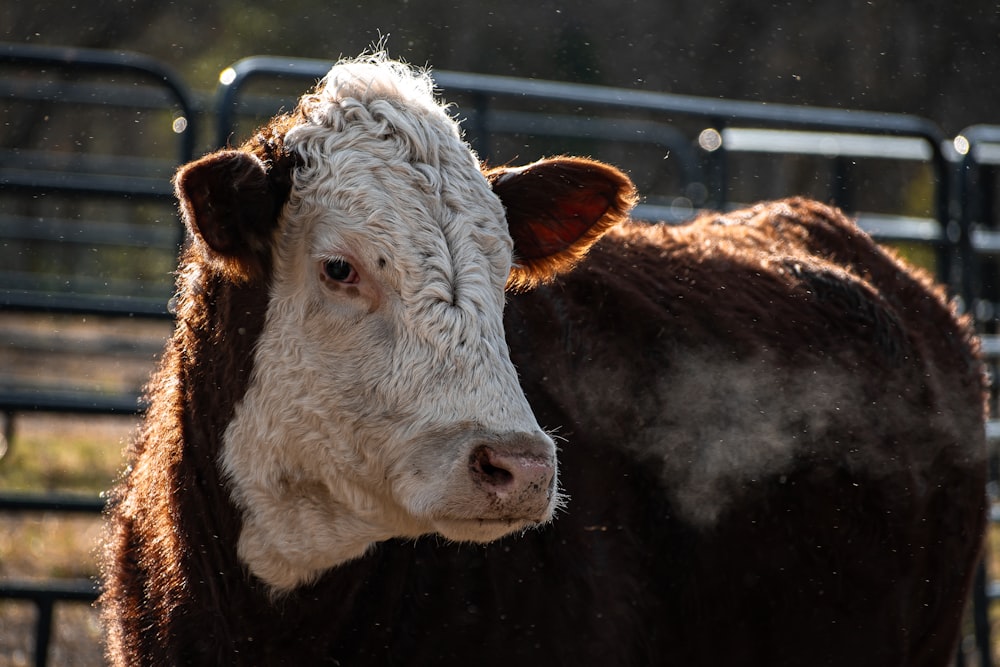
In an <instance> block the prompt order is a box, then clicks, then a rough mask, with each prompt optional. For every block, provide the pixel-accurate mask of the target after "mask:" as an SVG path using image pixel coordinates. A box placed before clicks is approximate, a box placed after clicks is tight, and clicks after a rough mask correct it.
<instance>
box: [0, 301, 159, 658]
mask: <svg viewBox="0 0 1000 667" xmlns="http://www.w3.org/2000/svg"><path fill="white" fill-rule="evenodd" d="M169 330H170V324H169V323H166V322H138V321H136V322H133V321H114V322H101V321H96V322H95V321H94V319H93V318H90V319H89V321H88V319H86V318H75V317H53V316H46V315H39V316H20V317H15V316H10V315H9V314H5V316H4V318H3V319H2V320H0V341H2V343H0V387H4V386H6V387H8V388H9V387H22V386H29V387H36V388H42V389H44V388H55V389H67V388H75V389H78V390H82V391H86V392H96V393H101V392H136V391H138V389H139V388H140V387H141V385H142V384H143V383H144V382H145V380H146V378H147V377H148V375H149V372H150V370H151V369H152V367H153V363H154V357H155V353H156V351H157V350H158V349H160V348H161V347H162V345H163V341H164V339H165V338H166V336H167V335H168V333H169ZM0 422H3V417H2V416H0ZM135 424H136V418H134V417H74V416H57V415H44V414H19V415H16V417H15V421H14V423H13V427H14V428H13V432H14V437H13V438H12V441H11V442H10V443H9V450H8V451H7V453H6V455H5V456H3V458H0V489H2V490H3V491H4V492H11V491H25V492H33V493H38V492H49V491H53V492H60V493H73V494H82V495H86V496H89V497H97V495H98V494H99V493H101V492H102V491H105V490H106V489H108V487H110V486H111V484H112V482H113V481H114V479H115V478H116V476H117V475H118V473H119V471H120V469H121V467H122V465H123V460H122V449H123V447H124V445H125V444H126V442H127V440H128V438H129V436H130V433H131V432H132V430H133V429H134V427H135ZM101 530H102V520H101V517H100V516H97V515H85V514H84V515H81V514H63V513H46V512H32V513H17V514H14V513H0V579H2V580H4V581H26V580H28V581H31V580H42V579H52V578H67V579H96V577H97V573H98V568H97V557H96V550H97V547H98V544H99V541H100V536H101ZM36 616H37V614H36V610H35V608H34V605H33V604H31V603H29V602H14V601H9V600H0V667H8V666H13V665H31V664H34V637H35V629H36V626H35V623H36ZM48 656H49V664H50V665H53V666H59V665H101V664H102V663H103V658H102V648H101V630H100V625H99V622H98V617H97V612H96V610H95V609H93V608H91V607H90V605H88V604H86V603H80V602H63V603H57V604H56V605H55V607H54V618H53V631H52V642H51V644H50V646H49V652H48Z"/></svg>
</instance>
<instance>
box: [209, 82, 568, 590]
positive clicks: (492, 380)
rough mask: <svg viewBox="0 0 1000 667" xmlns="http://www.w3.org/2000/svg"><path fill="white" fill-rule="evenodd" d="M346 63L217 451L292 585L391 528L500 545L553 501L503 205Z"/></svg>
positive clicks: (430, 131) (296, 198) (285, 218)
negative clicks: (522, 371) (512, 320)
mask: <svg viewBox="0 0 1000 667" xmlns="http://www.w3.org/2000/svg"><path fill="white" fill-rule="evenodd" d="M355 67H359V66H355ZM360 67H361V68H362V70H364V66H360ZM335 72H336V70H335ZM333 74H334V72H332V73H331V77H330V78H331V83H329V84H328V86H327V90H326V91H324V92H322V93H320V94H317V95H316V96H315V99H313V101H312V103H313V106H312V110H311V112H310V118H311V120H312V121H313V122H312V123H310V124H306V125H302V126H298V127H296V128H294V129H293V130H292V131H290V132H289V133H288V136H287V137H286V140H285V141H286V145H287V146H290V147H291V148H292V149H293V150H295V151H296V153H297V154H298V156H299V158H300V160H301V163H302V165H301V166H300V167H299V168H298V169H297V171H296V174H295V183H294V186H293V188H292V192H291V195H290V198H289V202H288V204H287V205H286V207H285V210H284V212H283V214H282V219H281V222H280V225H279V228H280V232H279V234H278V237H277V238H278V241H277V247H276V248H275V252H274V260H275V261H274V276H273V284H272V291H271V300H270V305H269V308H268V314H267V319H266V323H265V326H264V331H263V333H262V335H261V337H260V340H259V343H258V347H257V352H256V357H255V361H254V363H255V367H254V372H253V377H252V380H251V383H250V386H249V388H248V391H247V393H246V396H245V397H244V399H243V401H242V402H241V404H240V405H239V406H238V407H237V411H236V415H235V418H234V420H233V421H232V423H231V424H230V426H229V428H228V430H227V432H226V434H225V439H224V443H223V448H222V453H221V456H220V458H221V463H222V466H223V469H224V470H225V472H226V474H227V476H228V479H229V480H230V483H231V486H232V490H233V494H234V499H235V501H236V502H237V504H238V505H239V506H240V508H241V509H242V511H243V518H244V521H243V529H242V533H241V537H240V542H239V553H240V556H241V558H242V559H243V560H244V561H245V562H246V563H247V565H248V566H249V568H250V570H251V571H252V572H253V573H254V574H255V575H257V576H258V577H260V578H261V579H262V580H263V581H264V582H265V583H267V584H268V585H270V586H271V587H272V588H273V589H275V590H278V591H280V590H288V589H290V588H292V587H295V586H297V585H300V584H302V583H306V582H308V581H309V580H311V579H312V578H314V577H316V576H317V575H318V574H320V573H321V572H322V571H323V570H325V569H327V568H329V567H332V566H334V565H337V564H339V563H342V562H344V561H346V560H348V559H351V558H355V557H357V556H360V555H361V554H363V553H364V552H365V550H366V549H367V548H368V547H369V546H370V545H371V544H372V543H373V542H376V541H379V540H384V539H388V538H391V537H408V536H413V537H415V536H419V535H423V534H427V533H438V534H441V535H443V536H445V537H447V538H451V539H454V540H473V541H488V540H492V539H496V538H498V537H501V536H502V535H504V534H507V533H509V532H512V531H516V530H519V529H523V528H525V527H527V526H530V525H535V524H537V523H539V522H544V521H547V520H548V519H550V518H551V516H552V512H553V510H554V508H555V506H556V504H557V502H558V497H557V493H556V490H555V485H556V480H555V449H554V446H553V443H552V441H551V440H550V439H549V438H548V437H547V436H546V435H545V434H544V433H542V431H541V430H540V428H539V426H538V424H537V422H536V421H535V418H534V416H533V415H532V413H531V410H530V408H529V406H528V404H527V401H526V399H525V397H524V394H523V393H522V391H521V389H520V386H519V384H518V380H517V375H516V372H515V370H514V367H513V365H512V364H511V361H510V358H509V355H508V350H507V345H506V341H505V338H504V332H503V321H502V315H503V305H504V285H505V282H506V280H507V277H508V274H509V272H510V266H511V248H512V242H511V237H510V234H509V233H508V231H507V226H506V222H505V219H504V211H503V207H502V206H501V204H500V201H499V200H498V199H497V197H496V196H495V195H494V194H493V193H492V191H491V190H490V187H489V185H488V184H487V182H486V180H485V178H484V177H483V176H482V175H481V173H480V171H479V168H478V164H477V161H476V159H475V156H474V155H472V153H471V152H470V151H469V149H468V147H467V146H466V145H465V144H464V143H463V142H462V141H461V140H460V139H459V136H458V133H457V130H456V128H455V125H454V123H453V121H451V120H450V119H449V118H448V117H447V116H446V114H445V113H444V112H443V110H442V109H440V108H439V107H437V105H436V104H434V105H430V104H425V103H424V101H425V100H424V98H422V97H420V98H419V99H418V104H419V105H422V106H418V105H417V104H415V103H414V102H413V101H412V100H408V99H399V98H398V97H396V96H403V97H405V95H406V94H407V91H403V92H399V91H398V90H396V91H390V92H389V93H384V92H382V91H380V90H378V87H377V85H376V83H377V82H376V83H372V82H371V81H367V84H366V86H364V88H363V90H364V93H362V95H368V96H370V97H373V98H376V99H374V100H372V99H368V100H365V101H364V102H362V101H358V100H357V99H354V98H349V99H347V101H344V98H348V95H346V94H345V93H344V91H343V88H345V87H350V86H351V84H352V83H353V84H355V87H357V86H356V84H357V82H358V81H360V80H365V79H364V77H365V76H366V75H367V74H368V73H367V72H366V71H362V72H360V73H355V72H349V73H348V75H347V76H346V77H345V76H344V74H343V73H341V74H340V76H341V78H346V79H347V80H346V81H338V80H336V79H335V78H334V77H333ZM390 83H395V84H398V83H399V82H390ZM338 86H339V88H340V89H339V90H338V88H337V87H338ZM397 87H398V86H397ZM382 95H385V97H387V98H391V101H390V99H378V98H379V97H380V96H382Z"/></svg>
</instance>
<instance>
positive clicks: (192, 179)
mask: <svg viewBox="0 0 1000 667" xmlns="http://www.w3.org/2000/svg"><path fill="white" fill-rule="evenodd" d="M174 192H175V194H176V195H177V199H178V201H179V202H180V210H181V215H182V217H183V218H184V224H185V225H186V226H187V228H188V230H189V231H190V233H191V236H192V237H193V239H194V243H195V244H198V245H200V246H201V248H202V250H203V253H204V256H205V259H206V260H208V262H209V263H210V264H211V265H212V266H214V267H216V268H217V269H219V270H221V272H223V273H224V274H225V275H226V276H227V277H228V278H230V279H231V280H234V281H238V282H242V281H246V280H253V279H256V278H260V277H262V276H263V275H264V273H265V272H266V269H265V267H266V266H267V264H268V262H269V257H270V250H271V237H272V233H273V231H274V228H275V227H276V226H277V214H278V211H277V206H278V202H277V195H276V193H275V192H274V189H273V188H272V187H271V184H270V182H269V179H268V175H267V169H266V167H265V166H264V163H263V162H261V161H260V159H259V158H257V157H256V156H255V155H253V154H251V153H246V152H244V151H237V150H221V151H218V152H215V153H212V154H210V155H206V156H205V157H203V158H201V159H199V160H195V161H194V162H191V163H189V164H186V165H184V166H183V167H181V168H180V169H179V170H178V172H177V175H176V176H175V177H174Z"/></svg>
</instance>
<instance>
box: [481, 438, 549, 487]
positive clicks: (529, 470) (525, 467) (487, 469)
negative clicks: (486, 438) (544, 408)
mask: <svg viewBox="0 0 1000 667" xmlns="http://www.w3.org/2000/svg"><path fill="white" fill-rule="evenodd" d="M550 447H551V445H550V444H549V443H548V441H547V440H543V439H542V438H541V437H537V438H536V437H533V436H521V437H519V438H516V439H515V440H514V441H513V442H505V443H490V444H480V445H477V446H476V447H473V449H472V453H471V454H470V455H469V471H470V474H471V475H472V479H473V481H474V482H475V484H476V485H477V486H478V487H479V488H481V489H483V490H484V491H488V492H489V493H491V494H494V495H496V496H497V498H499V499H501V500H507V499H511V500H514V501H515V502H517V499H519V498H520V499H524V498H525V496H538V495H540V494H544V495H545V497H548V496H549V495H550V494H551V493H552V492H553V490H554V489H553V486H554V480H555V475H556V464H555V458H554V457H553V456H552V455H551V454H550V453H549V452H548V451H546V450H547V449H549V448H550Z"/></svg>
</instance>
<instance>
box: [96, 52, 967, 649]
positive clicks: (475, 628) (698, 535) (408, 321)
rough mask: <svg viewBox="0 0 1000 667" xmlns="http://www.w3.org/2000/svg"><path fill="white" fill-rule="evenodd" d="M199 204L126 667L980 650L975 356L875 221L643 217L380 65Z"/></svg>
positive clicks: (138, 466)
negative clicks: (973, 606) (494, 143)
mask: <svg viewBox="0 0 1000 667" xmlns="http://www.w3.org/2000/svg"><path fill="white" fill-rule="evenodd" d="M174 181H175V189H176V193H177V197H178V200H179V202H180V210H181V214H182V217H183V220H184V222H185V224H186V227H187V230H188V235H187V236H188V240H187V242H186V244H185V248H184V249H183V250H182V254H181V257H180V264H179V269H178V279H177V281H178V295H177V298H176V309H175V311H176V312H175V315H176V327H175V332H174V334H173V336H172V338H171V340H170V341H169V343H168V345H167V347H166V350H165V352H164V355H163V357H162V360H161V363H160V368H159V370H158V371H157V373H156V374H155V375H154V377H153V379H152V380H151V381H150V385H149V389H148V405H149V408H148V411H147V414H146V416H145V419H144V422H143V424H142V426H141V427H140V429H139V431H138V432H137V434H136V436H135V438H134V440H133V442H132V444H131V445H130V451H129V464H128V467H127V469H126V470H125V471H124V472H123V474H122V476H121V479H120V480H119V481H118V483H117V485H116V487H115V488H114V489H113V490H112V492H111V493H110V496H109V510H108V531H107V537H106V540H105V546H104V553H103V558H102V563H103V564H102V574H103V590H102V594H101V598H100V605H101V608H102V618H103V621H104V623H105V627H106V637H107V653H108V657H109V660H110V662H111V663H112V664H116V665H286V664H288V665H303V664H310V665H312V664H334V665H336V664H339V665H468V664H477V665H505V666H508V667H509V665H511V664H520V665H684V666H686V667H687V666H698V665H719V664H728V665H753V666H756V665H761V666H762V665H768V666H775V665H803V664H813V665H852V666H858V665H872V666H875V665H877V666H878V667H886V666H888V665H910V666H916V665H947V664H949V662H950V660H951V659H952V657H953V656H954V651H955V649H956V645H957V638H958V636H959V631H960V624H961V620H962V616H963V608H964V605H965V602H966V599H967V595H968V591H969V587H970V579H971V576H972V573H973V571H974V568H975V566H976V564H977V559H978V557H979V553H980V546H981V542H982V537H983V531H984V521H985V506H986V499H985V466H984V460H985V445H984V433H983V420H984V410H985V407H984V392H985V389H984V373H983V370H982V367H981V363H980V361H979V358H978V349H977V345H976V341H975V338H974V336H973V334H972V333H971V330H970V324H969V322H968V321H967V319H965V318H962V317H960V316H958V315H957V314H956V311H955V308H954V306H953V305H952V304H951V303H950V302H949V301H948V299H947V298H946V295H945V294H944V292H943V291H942V290H941V289H940V288H939V287H936V286H935V285H934V284H933V283H932V281H931V280H930V279H929V278H928V277H927V276H926V275H925V274H924V273H923V272H921V271H919V270H916V269H913V268H910V267H908V266H907V265H906V264H905V263H904V262H903V261H901V260H900V259H898V258H896V257H895V256H894V255H893V254H892V253H890V252H889V251H888V250H885V249H883V248H881V247H879V246H878V245H876V244H875V243H873V242H872V240H871V239H870V238H869V237H867V236H866V235H865V234H864V233H863V232H861V231H860V230H859V228H858V227H857V226H856V225H855V224H854V223H853V222H851V221H850V220H849V219H847V218H846V217H845V216H844V214H843V213H841V212H840V211H838V210H836V209H833V208H830V207H828V206H826V205H823V204H820V203H817V202H814V201H810V200H806V199H788V200H783V201H778V202H770V203H763V204H760V205H757V206H754V207H752V208H749V209H746V210H742V211H736V212H728V213H716V214H704V215H701V216H700V217H698V218H697V219H695V220H693V221H691V222H689V223H687V224H683V225H676V226H675V225H663V224H645V223H639V222H633V221H631V220H629V215H630V210H631V208H632V206H633V204H634V203H635V201H636V199H637V195H636V192H635V188H634V186H633V184H632V183H631V181H630V180H629V178H628V177H627V176H626V175H625V174H624V173H622V172H621V171H619V170H617V169H616V168H614V167H611V166H609V165H606V164H602V163H599V162H597V161H594V160H592V159H588V158H574V157H553V158H547V159H543V160H540V161H538V162H536V163H533V164H530V165H527V166H522V167H510V166H502V167H494V168H488V167H485V166H483V165H481V164H480V162H479V160H478V159H477V158H476V156H475V155H474V153H473V152H472V150H471V149H470V148H469V146H468V145H467V144H466V143H465V142H464V140H463V139H462V136H461V133H460V130H459V126H458V124H457V123H456V121H455V120H454V119H453V118H452V117H451V116H450V115H449V112H448V109H447V107H446V106H444V105H443V104H442V103H441V102H440V101H439V100H438V99H437V97H436V96H435V94H434V91H433V84H432V81H431V79H430V76H429V75H428V74H427V73H426V72H424V71H420V70H417V69H415V68H411V67H408V66H406V65H402V64H400V63H397V62H393V61H391V60H390V59H388V58H387V57H386V56H384V55H382V54H376V55H372V56H365V57H362V58H358V59H354V60H346V61H342V62H340V63H338V64H337V65H336V66H335V67H333V69H332V70H331V71H330V73H329V74H328V75H327V76H326V77H325V78H324V79H323V80H322V81H321V82H320V83H319V84H318V86H317V87H316V89H315V90H313V91H312V92H309V93H307V94H306V95H304V96H303V97H302V98H301V100H300V101H299V104H298V106H297V107H296V108H295V109H294V110H293V111H291V112H290V113H287V114H283V115H279V116H277V117H276V118H274V119H273V120H272V121H270V122H269V123H268V124H267V125H266V126H264V127H263V128H261V129H260V130H259V131H258V132H257V133H256V134H255V135H254V136H253V137H251V138H250V139H249V140H248V141H246V142H245V143H244V144H243V145H241V146H239V147H238V148H230V149H223V150H219V151H217V152H215V153H212V154H209V155H207V156H205V157H203V158H201V159H199V160H196V161H194V162H192V163H190V164H188V165H185V166H184V167H182V168H181V169H180V170H179V171H178V173H177V175H176V176H175V179H174ZM557 460H558V463H557Z"/></svg>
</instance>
